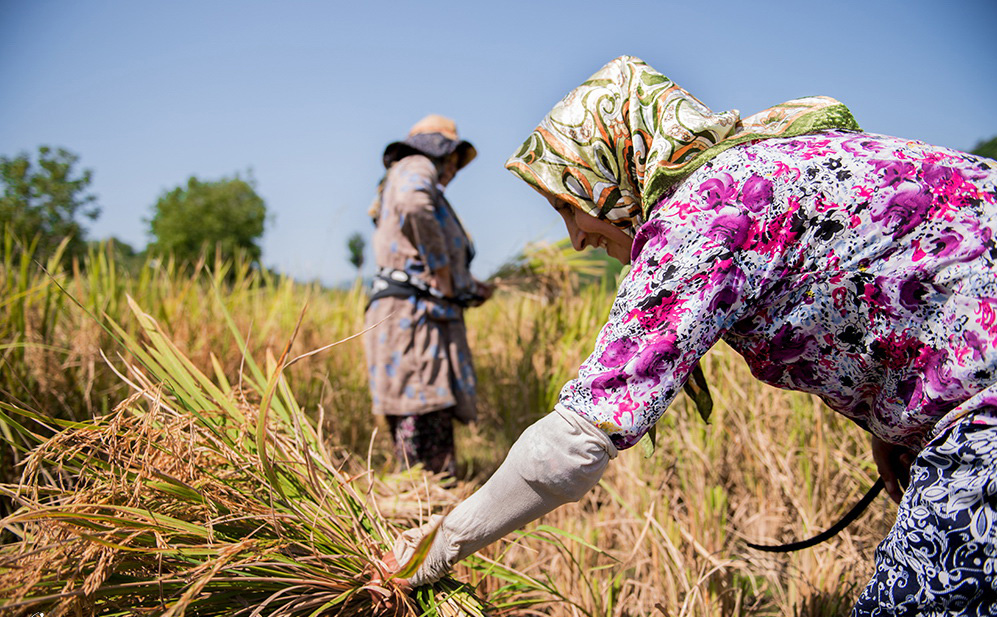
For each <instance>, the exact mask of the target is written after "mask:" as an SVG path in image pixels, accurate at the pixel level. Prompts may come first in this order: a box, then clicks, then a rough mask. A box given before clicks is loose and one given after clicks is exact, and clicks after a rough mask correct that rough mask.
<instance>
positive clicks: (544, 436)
mask: <svg viewBox="0 0 997 617" xmlns="http://www.w3.org/2000/svg"><path fill="white" fill-rule="evenodd" d="M506 166H507V167H508V168H509V169H510V170H512V171H513V172H514V173H516V174H517V175H518V176H520V177H521V178H522V179H524V180H525V181H526V182H528V183H529V184H530V185H531V186H533V187H534V188H535V189H537V191H539V192H540V193H541V194H542V195H543V196H544V197H545V198H546V199H547V200H548V201H549V202H550V203H551V205H552V206H553V207H554V208H555V209H556V210H557V211H558V212H559V213H560V214H561V216H562V217H563V219H564V222H565V225H566V226H567V229H568V232H569V234H570V236H571V239H572V242H573V243H574V246H575V248H576V249H579V250H581V249H583V248H585V247H586V246H602V247H604V248H606V250H607V251H608V252H609V254H610V255H612V256H613V257H615V258H617V259H619V260H620V261H622V262H624V263H630V264H631V270H630V273H629V274H628V275H627V277H626V278H625V279H624V281H623V282H622V283H621V285H620V288H619V290H618V293H617V298H616V301H615V303H614V305H613V308H612V310H611V312H610V315H609V319H608V322H607V323H606V325H605V326H604V327H603V328H602V331H601V332H600V334H599V337H598V339H597V342H596V345H595V350H594V351H593V353H592V354H591V355H590V356H589V358H588V359H587V360H586V361H585V362H584V364H583V365H582V366H581V368H580V369H579V371H578V376H577V378H575V379H573V380H571V381H569V382H568V383H567V384H566V385H565V386H564V388H563V389H562V390H561V395H560V401H559V403H558V404H557V406H556V408H555V410H554V411H553V412H552V413H550V414H549V415H547V416H546V417H544V418H543V419H541V420H540V421H538V422H537V423H536V424H534V425H533V426H531V427H530V428H528V429H527V430H526V431H525V432H524V433H523V435H522V436H521V437H520V438H519V440H518V441H517V442H516V443H515V444H514V445H513V447H512V449H511V451H510V452H509V455H508V457H507V458H506V460H505V462H504V463H503V464H502V466H501V467H500V468H499V470H498V471H497V472H496V473H495V474H494V475H493V476H492V478H490V479H489V480H488V482H487V483H486V484H485V485H484V486H483V487H482V488H481V489H480V490H479V491H477V492H476V493H475V494H474V495H472V496H471V497H470V498H469V499H467V500H466V501H465V502H463V503H462V504H460V505H459V506H458V507H457V508H455V509H454V510H453V512H452V513H451V514H450V515H449V516H448V517H447V518H445V519H444V520H443V522H442V525H441V527H440V532H439V533H438V534H437V536H436V538H435V540H434V542H433V545H432V548H431V550H430V554H429V556H428V558H427V560H426V561H425V563H424V564H423V565H422V567H421V568H420V570H419V571H418V572H417V573H416V574H415V575H414V576H413V577H412V578H411V581H410V582H412V583H413V584H421V583H424V582H426V581H430V580H435V579H436V578H437V577H439V576H440V575H441V574H442V573H443V572H445V571H446V570H447V569H448V568H449V567H450V566H451V565H452V564H453V563H455V562H456V561H457V560H459V559H461V558H463V557H465V556H467V555H468V554H470V553H472V552H474V551H476V550H478V549H480V548H482V547H483V546H485V545H487V544H489V543H491V542H493V541H495V540H497V539H498V538H500V537H502V536H503V535H505V534H507V533H509V532H511V531H513V530H514V529H517V528H519V527H521V526H522V525H525V524H526V523H528V522H529V521H532V520H534V519H536V518H538V517H540V516H542V515H543V514H545V513H547V512H549V511H550V510H552V509H554V508H555V507H557V506H559V505H561V504H564V503H567V502H570V501H576V500H578V499H579V498H580V497H581V496H582V495H583V494H584V493H585V492H587V491H588V490H589V489H590V488H591V487H592V486H594V485H595V483H596V482H597V481H598V480H599V478H600V477H601V475H602V473H603V470H604V469H605V467H606V465H607V464H608V462H609V460H610V459H612V458H614V457H615V456H616V454H617V451H618V450H620V449H624V448H629V447H631V446H633V445H634V444H636V443H637V441H638V440H639V439H640V438H641V437H642V436H643V435H644V433H645V432H647V431H648V430H649V429H650V428H651V427H652V426H653V425H654V423H655V422H656V421H657V419H658V418H659V417H660V416H661V414H662V413H664V411H665V409H666V408H667V407H668V405H669V403H670V402H671V401H672V399H673V398H674V397H675V396H676V395H677V393H678V391H679V390H680V389H681V388H682V387H683V385H684V384H685V383H686V382H687V380H688V379H689V377H690V375H692V374H694V372H696V371H697V370H698V362H699V359H700V358H701V357H702V356H703V355H704V354H705V353H706V352H707V350H709V349H710V347H712V346H713V344H714V343H716V342H717V341H718V340H720V339H723V340H724V341H726V342H727V343H728V344H730V345H731V346H732V347H733V348H734V349H736V350H737V351H738V352H739V353H740V354H741V355H742V356H743V357H744V358H745V360H746V361H747V363H748V365H749V366H750V368H751V370H752V373H753V374H754V375H755V376H756V377H758V378H759V379H761V380H762V381H764V382H766V383H769V384H772V385H775V386H779V387H782V388H788V389H792V390H799V391H804V392H811V393H815V394H817V395H819V396H820V397H821V399H822V400H824V401H825V402H826V403H827V404H828V405H829V406H830V407H831V408H832V409H834V410H835V411H838V412H840V413H842V414H844V415H846V416H847V417H849V418H851V419H852V420H854V421H855V422H856V423H857V424H859V425H860V426H861V427H863V428H864V429H866V430H868V431H869V432H870V433H871V435H872V450H873V456H874V458H875V460H876V463H877V465H878V467H879V470H880V473H881V475H882V477H883V479H884V480H885V482H886V486H887V490H888V492H889V493H890V495H891V497H893V499H894V500H896V501H898V502H900V507H899V511H898V514H897V520H896V523H895V526H894V527H893V529H892V530H891V532H890V533H889V535H888V536H887V538H886V539H885V540H884V541H883V543H882V544H881V545H880V546H879V548H878V550H877V553H876V573H875V575H874V578H873V580H872V581H871V582H870V584H869V585H868V587H867V588H866V589H865V591H864V592H863V593H862V595H861V597H860V598H859V600H858V602H857V605H856V607H855V609H854V614H855V615H899V614H904V615H912V614H918V615H925V614H932V615H941V614H946V615H950V614H967V615H995V614H997V588H995V587H997V572H995V569H997V385H995V382H997V238H995V236H997V163H994V161H991V160H989V159H982V158H978V157H974V156H971V155H967V154H964V153H961V152H956V151H952V150H947V149H945V148H939V147H934V146H929V145H926V144H923V143H920V142H915V141H909V140H903V139H897V138H893V137H886V136H882V135H873V134H868V133H863V132H861V131H860V130H859V128H858V126H857V125H856V123H855V121H854V119H853V118H852V116H851V114H850V113H849V111H848V110H847V108H845V107H844V105H842V104H840V103H838V102H837V101H835V100H833V99H828V98H826V97H810V98H805V99H798V100H794V101H789V102H787V103H784V104H782V105H778V106H776V107H773V108H771V109H768V110H765V111H763V112H761V113H759V114H755V115H753V116H750V117H748V118H740V117H739V115H738V113H737V112H736V111H729V112H723V113H719V114H717V113H713V112H712V111H710V110H709V109H708V108H707V107H706V106H705V105H703V104H702V103H700V102H699V101H698V100H696V99H695V98H694V97H693V96H692V95H690V94H689V93H687V92H685V91H684V90H683V89H681V88H679V87H678V86H677V85H675V84H674V83H673V82H671V81H670V80H669V79H667V78H666V77H665V76H663V75H661V74H659V73H657V72H656V71H654V70H653V69H651V68H650V67H649V66H647V65H646V64H645V63H643V62H641V61H640V60H638V59H636V58H631V57H621V58H618V59H616V60H614V61H612V62H610V63H609V64H607V65H606V66H605V67H603V68H602V69H601V70H600V71H599V72H598V73H596V74H595V75H593V76H592V78H590V79H589V80H588V81H586V82H585V83H584V84H582V85H581V86H580V87H578V88H577V89H575V90H574V91H572V92H571V93H569V94H568V95H567V96H566V97H565V98H564V99H563V100H562V101H561V102H560V103H558V105H557V106H555V108H554V109H553V110H552V111H551V112H550V113H549V114H548V115H547V117H545V118H544V119H543V121H542V122H541V124H540V126H539V127H538V128H537V129H536V130H535V131H534V132H533V134H532V135H530V137H529V139H527V141H526V143H524V144H523V146H522V147H521V148H520V149H519V151H518V152H517V153H516V154H515V155H513V157H512V158H510V159H509V162H508V163H507V165H506ZM705 411H706V410H705V409H701V412H705ZM915 456H916V458H915ZM912 459H913V465H911V460H912ZM908 473H909V485H908V484H907V482H908ZM905 485H906V490H904V486H905ZM901 496H902V497H901ZM406 535H418V531H417V530H416V532H415V533H413V532H408V533H407V534H406ZM404 547H405V544H404V543H400V544H399V547H397V550H398V552H399V553H403V552H404V550H403V549H404ZM399 557H404V555H403V554H399Z"/></svg>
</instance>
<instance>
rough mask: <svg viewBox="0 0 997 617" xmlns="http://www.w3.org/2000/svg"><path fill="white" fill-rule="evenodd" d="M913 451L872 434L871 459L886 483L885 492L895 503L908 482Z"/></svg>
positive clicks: (898, 500)
mask: <svg viewBox="0 0 997 617" xmlns="http://www.w3.org/2000/svg"><path fill="white" fill-rule="evenodd" d="M914 456H915V454H914V452H912V451H911V450H910V449H908V448H906V447H904V446H898V445H896V444H892V443H889V442H886V441H883V440H882V439H880V438H878V437H876V436H875V435H873V437H872V459H873V460H874V461H876V468H877V469H878V470H879V475H880V477H882V478H883V482H884V483H885V484H886V492H887V493H888V494H889V495H890V499H892V500H893V501H894V502H896V503H900V499H901V498H902V497H903V494H904V491H905V490H906V489H907V485H908V484H910V466H911V463H913V462H914Z"/></svg>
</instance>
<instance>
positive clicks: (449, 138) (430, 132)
mask: <svg viewBox="0 0 997 617" xmlns="http://www.w3.org/2000/svg"><path fill="white" fill-rule="evenodd" d="M452 152H457V153H458V154H459V155H460V158H459V159H458V161H457V169H461V168H462V167H464V166H465V165H467V164H468V163H470V162H471V161H472V160H474V157H475V156H477V155H478V151H477V150H475V149H474V146H472V145H471V144H470V142H467V141H464V140H463V139H461V138H460V137H459V136H458V134H457V124H456V123H455V122H454V121H453V120H451V119H450V118H447V117H445V116H440V115H437V114H429V115H428V116H426V117H425V118H423V119H422V120H419V121H418V122H416V123H415V124H413V125H412V128H411V129H409V132H408V137H407V138H405V140H404V141H396V142H393V143H390V144H388V146H387V147H386V148H385V149H384V156H383V161H384V167H385V168H387V167H390V166H391V164H392V163H394V162H395V161H398V160H401V159H403V158H405V157H406V156H408V155H410V154H424V155H426V156H428V157H429V158H433V159H442V158H444V157H446V156H448V155H449V154H451V153H452Z"/></svg>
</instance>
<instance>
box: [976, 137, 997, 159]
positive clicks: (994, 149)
mask: <svg viewBox="0 0 997 617" xmlns="http://www.w3.org/2000/svg"><path fill="white" fill-rule="evenodd" d="M972 154H976V155H979V156H985V157H988V158H992V159H997V136H995V137H991V138H990V141H981V142H980V143H978V144H976V147H975V148H973V152H972Z"/></svg>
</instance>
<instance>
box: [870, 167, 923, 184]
mask: <svg viewBox="0 0 997 617" xmlns="http://www.w3.org/2000/svg"><path fill="white" fill-rule="evenodd" d="M873 165H875V166H876V168H877V169H878V170H879V171H880V172H882V174H883V182H882V183H881V184H880V185H879V186H884V187H885V186H896V185H898V184H900V183H901V182H903V181H904V180H906V179H908V178H913V177H914V175H915V174H916V173H917V169H916V168H915V167H914V165H912V164H911V163H908V162H907V161H873Z"/></svg>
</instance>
